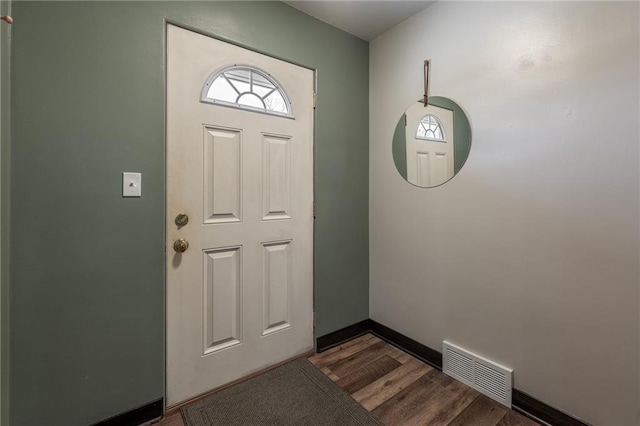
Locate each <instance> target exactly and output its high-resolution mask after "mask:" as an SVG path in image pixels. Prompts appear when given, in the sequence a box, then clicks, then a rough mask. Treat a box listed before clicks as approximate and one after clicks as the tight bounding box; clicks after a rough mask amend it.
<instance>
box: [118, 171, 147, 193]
mask: <svg viewBox="0 0 640 426" xmlns="http://www.w3.org/2000/svg"><path fill="white" fill-rule="evenodd" d="M141 195H142V173H134V172H123V173H122V196H123V197H140V196H141Z"/></svg>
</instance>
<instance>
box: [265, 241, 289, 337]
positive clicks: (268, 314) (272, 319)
mask: <svg viewBox="0 0 640 426" xmlns="http://www.w3.org/2000/svg"><path fill="white" fill-rule="evenodd" d="M262 247H263V251H262V324H263V331H262V334H263V335H267V334H270V333H273V332H276V331H280V330H283V329H286V328H289V327H290V326H291V324H290V313H291V306H290V301H291V267H292V264H291V241H284V242H276V243H268V244H263V245H262Z"/></svg>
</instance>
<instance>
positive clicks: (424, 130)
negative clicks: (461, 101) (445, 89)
mask: <svg viewBox="0 0 640 426" xmlns="http://www.w3.org/2000/svg"><path fill="white" fill-rule="evenodd" d="M405 133H406V141H407V180H408V181H409V182H410V183H412V184H414V185H417V186H422V187H431V186H437V185H441V184H443V183H445V182H446V181H448V180H449V179H451V178H452V177H453V174H454V167H453V164H454V163H453V143H454V140H453V111H451V110H449V109H445V108H440V107H436V106H433V105H429V106H427V107H426V108H425V107H424V105H423V104H421V103H417V104H414V105H413V106H412V107H411V108H409V110H407V115H406V125H405Z"/></svg>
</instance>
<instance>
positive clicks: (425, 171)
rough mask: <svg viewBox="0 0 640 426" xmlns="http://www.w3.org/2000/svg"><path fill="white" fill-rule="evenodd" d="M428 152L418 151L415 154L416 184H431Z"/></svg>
mask: <svg viewBox="0 0 640 426" xmlns="http://www.w3.org/2000/svg"><path fill="white" fill-rule="evenodd" d="M429 157H430V155H429V153H428V152H418V154H417V163H418V164H417V172H418V173H417V174H418V176H417V185H418V186H431V170H430V164H429Z"/></svg>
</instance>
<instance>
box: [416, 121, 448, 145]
mask: <svg viewBox="0 0 640 426" xmlns="http://www.w3.org/2000/svg"><path fill="white" fill-rule="evenodd" d="M416 139H429V140H435V141H441V142H446V140H445V138H444V130H443V128H442V123H440V120H438V117H436V116H435V115H432V114H427V115H425V116H424V117H422V120H420V123H418V129H417V130H416Z"/></svg>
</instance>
